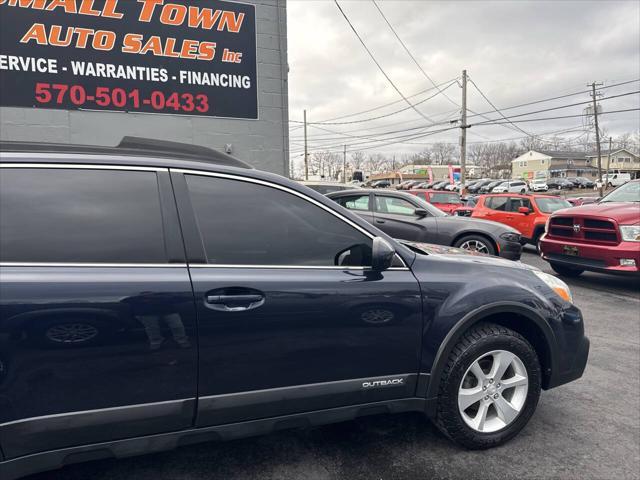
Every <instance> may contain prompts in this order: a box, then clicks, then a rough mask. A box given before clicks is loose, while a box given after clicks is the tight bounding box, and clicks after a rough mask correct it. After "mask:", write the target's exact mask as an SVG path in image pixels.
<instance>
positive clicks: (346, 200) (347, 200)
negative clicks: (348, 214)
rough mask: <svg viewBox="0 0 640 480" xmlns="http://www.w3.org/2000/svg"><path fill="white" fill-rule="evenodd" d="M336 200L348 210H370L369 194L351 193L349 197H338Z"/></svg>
mask: <svg viewBox="0 0 640 480" xmlns="http://www.w3.org/2000/svg"><path fill="white" fill-rule="evenodd" d="M336 201H337V202H338V204H340V205H342V206H343V207H345V208H348V209H349V210H360V211H368V210H371V208H370V205H369V194H366V195H352V196H349V197H340V198H337V199H336Z"/></svg>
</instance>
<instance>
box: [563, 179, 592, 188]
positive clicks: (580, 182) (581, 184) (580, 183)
mask: <svg viewBox="0 0 640 480" xmlns="http://www.w3.org/2000/svg"><path fill="white" fill-rule="evenodd" d="M567 180H569V181H570V182H571V183H573V185H574V187H576V188H594V187H595V186H596V184H595V183H594V181H593V180H589V179H588V178H585V177H568V178H567Z"/></svg>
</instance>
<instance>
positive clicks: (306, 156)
mask: <svg viewBox="0 0 640 480" xmlns="http://www.w3.org/2000/svg"><path fill="white" fill-rule="evenodd" d="M304 179H305V180H309V151H308V150H307V111H306V110H305V111H304Z"/></svg>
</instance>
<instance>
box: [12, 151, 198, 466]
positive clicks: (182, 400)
mask: <svg viewBox="0 0 640 480" xmlns="http://www.w3.org/2000/svg"><path fill="white" fill-rule="evenodd" d="M3 167H4V168H0V172H1V174H0V262H2V263H1V264H0V268H1V276H0V281H1V283H0V443H1V444H2V448H3V451H4V454H5V457H6V458H15V457H20V456H24V455H28V454H31V453H37V452H42V451H47V450H52V449H58V448H64V447H69V446H75V445H82V444H89V443H97V442H103V441H109V440H115V439H122V438H128V437H136V436H141V435H150V434H155V433H161V432H168V431H175V430H180V429H183V428H188V427H190V426H191V425H192V421H193V415H194V413H195V397H196V387H197V383H196V382H197V379H196V375H197V339H196V316H195V305H194V302H193V292H192V289H191V282H190V280H189V272H188V270H187V266H186V262H185V257H184V247H183V245H182V240H181V237H180V231H179V226H178V225H179V224H178V218H177V211H176V207H175V201H174V200H173V193H172V191H171V185H170V179H169V173H168V171H167V170H166V169H164V170H163V169H152V168H144V167H122V166H114V167H110V166H107V165H66V166H64V165H50V164H40V165H38V164H35V163H34V164H30V165H28V167H26V166H25V167H23V166H20V165H19V164H4V165H3Z"/></svg>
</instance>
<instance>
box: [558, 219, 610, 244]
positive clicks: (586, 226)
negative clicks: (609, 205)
mask: <svg viewBox="0 0 640 480" xmlns="http://www.w3.org/2000/svg"><path fill="white" fill-rule="evenodd" d="M549 236H550V237H556V238H562V239H572V240H574V241H576V242H584V243H604V244H608V245H617V244H618V243H619V242H620V240H619V238H618V228H617V226H616V224H615V223H613V222H612V221H610V220H602V219H599V218H585V217H568V216H562V217H552V218H551V220H550V221H549Z"/></svg>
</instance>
